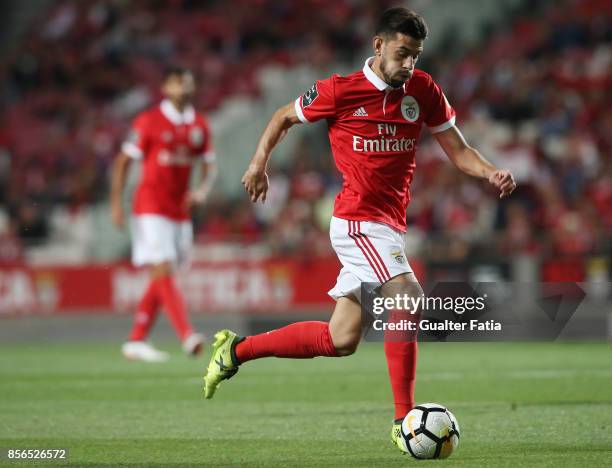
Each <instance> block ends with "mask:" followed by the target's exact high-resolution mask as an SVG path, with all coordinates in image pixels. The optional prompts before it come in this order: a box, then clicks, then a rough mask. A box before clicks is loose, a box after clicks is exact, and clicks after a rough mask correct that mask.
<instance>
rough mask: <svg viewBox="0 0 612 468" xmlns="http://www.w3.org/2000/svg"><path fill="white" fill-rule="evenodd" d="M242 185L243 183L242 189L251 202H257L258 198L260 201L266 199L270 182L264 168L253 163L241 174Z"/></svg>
mask: <svg viewBox="0 0 612 468" xmlns="http://www.w3.org/2000/svg"><path fill="white" fill-rule="evenodd" d="M242 185H244V189H245V190H246V191H247V193H248V194H249V196H250V197H251V201H252V202H253V203H257V201H258V200H261V202H262V203H263V202H265V201H266V195H267V194H268V188H269V186H270V182H269V180H268V174H266V170H265V169H260V168H258V167H256V166H253V165H251V166H249V168H248V169H247V171H246V172H245V173H244V175H243V176H242Z"/></svg>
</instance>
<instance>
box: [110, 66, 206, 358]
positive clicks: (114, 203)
mask: <svg viewBox="0 0 612 468" xmlns="http://www.w3.org/2000/svg"><path fill="white" fill-rule="evenodd" d="M194 91H195V80H194V77H193V74H192V73H191V72H190V71H189V70H187V69H184V68H181V67H172V68H169V69H168V70H167V71H166V73H165V74H164V79H163V84H162V93H163V95H164V97H165V99H164V100H163V101H162V102H161V103H160V104H159V105H158V106H156V107H154V108H152V109H149V110H146V111H144V112H142V113H141V114H140V115H138V116H137V118H136V119H135V120H134V123H133V125H132V130H131V133H130V135H129V137H128V139H127V141H125V142H124V143H123V145H122V147H121V152H120V153H119V155H118V156H117V158H116V160H115V162H114V165H113V169H112V183H111V216H112V221H113V223H114V224H115V226H117V227H118V228H123V226H124V222H125V215H124V212H123V206H122V193H123V189H124V187H125V180H126V175H127V171H128V168H129V166H130V163H131V161H133V160H137V161H141V162H142V174H141V179H140V182H139V184H138V188H137V189H136V192H135V195H134V201H133V216H132V218H131V222H130V227H131V234H132V262H133V264H134V265H135V266H138V267H140V266H147V267H148V268H149V271H150V282H149V285H148V287H147V288H146V290H145V292H144V294H143V295H142V298H141V300H140V302H139V304H138V309H137V311H136V316H135V319H134V326H133V328H132V331H131V334H130V338H129V341H128V342H126V343H125V344H124V345H123V348H122V350H123V354H124V356H125V357H126V358H128V359H137V360H142V361H147V362H159V361H165V360H167V359H168V355H167V353H165V352H162V351H159V350H157V349H155V348H154V347H153V346H152V345H151V344H150V343H148V342H147V341H146V339H147V337H148V335H149V331H150V330H151V327H152V325H153V323H154V321H155V318H156V316H157V313H158V310H159V308H160V307H162V308H163V309H164V310H165V311H166V313H167V314H168V317H169V319H170V322H171V323H172V325H173V327H174V329H175V331H176V333H177V335H178V337H179V339H180V340H181V341H182V344H183V350H184V351H185V352H186V353H187V354H190V355H197V354H198V353H199V352H200V351H201V349H202V345H203V337H202V335H200V334H199V333H195V332H194V330H193V327H192V326H191V323H190V322H189V318H188V315H187V311H186V307H185V301H184V299H183V296H182V294H181V292H180V290H179V289H178V288H177V286H176V284H175V282H174V279H173V275H174V272H175V271H176V269H177V268H178V267H184V266H187V264H188V261H189V254H190V251H191V247H192V243H193V230H192V225H191V220H190V219H191V216H190V210H191V208H192V207H193V206H194V205H197V204H201V203H203V202H204V200H205V199H206V197H207V195H208V193H209V192H210V189H211V187H212V184H213V182H214V179H215V177H216V172H217V169H216V163H215V153H214V152H213V148H212V144H211V136H210V131H209V128H208V123H207V121H206V119H205V118H204V116H203V115H202V114H200V113H198V112H196V111H195V110H194V108H193V106H192V104H191V100H192V98H193V94H194ZM195 163H200V165H201V182H200V184H199V186H198V187H197V188H196V189H195V190H189V181H190V176H191V169H192V166H193V165H194V164H195Z"/></svg>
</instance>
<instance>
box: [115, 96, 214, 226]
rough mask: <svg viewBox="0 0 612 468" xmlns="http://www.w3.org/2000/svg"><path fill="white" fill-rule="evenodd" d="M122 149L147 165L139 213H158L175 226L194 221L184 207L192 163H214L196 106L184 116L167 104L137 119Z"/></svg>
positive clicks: (136, 203) (136, 202)
mask: <svg viewBox="0 0 612 468" xmlns="http://www.w3.org/2000/svg"><path fill="white" fill-rule="evenodd" d="M121 150H122V151H123V152H124V153H125V154H127V155H128V156H130V157H132V158H134V159H139V160H142V174H141V178H140V183H139V184H138V188H137V189H136V193H135V195H134V203H133V212H134V214H136V215H138V214H159V215H162V216H166V217H168V218H170V219H173V220H176V221H183V220H186V219H189V213H188V212H187V211H186V210H185V209H184V207H183V202H184V200H185V195H186V193H187V190H188V187H189V180H190V176H191V167H192V165H193V162H194V161H196V160H198V159H199V158H203V159H204V161H206V162H212V161H214V159H215V154H214V152H213V149H212V143H211V138H210V131H209V129H208V123H207V122H206V119H205V118H204V116H203V115H202V114H200V113H197V112H195V110H194V109H193V108H192V107H187V108H186V109H184V111H183V112H182V113H181V112H179V111H178V110H177V109H176V107H174V105H173V104H172V103H171V102H170V101H168V100H164V101H162V102H161V104H160V105H159V106H157V107H154V108H152V109H149V110H147V111H144V112H142V113H141V114H140V115H138V117H136V119H135V120H134V123H133V125H132V131H131V132H130V136H129V138H128V139H127V141H126V142H125V143H123V145H122V147H121Z"/></svg>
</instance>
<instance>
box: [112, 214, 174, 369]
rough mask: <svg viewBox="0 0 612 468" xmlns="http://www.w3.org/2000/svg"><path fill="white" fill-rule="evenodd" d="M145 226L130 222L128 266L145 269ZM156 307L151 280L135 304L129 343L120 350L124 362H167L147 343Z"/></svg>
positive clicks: (156, 289) (157, 297) (156, 287)
mask: <svg viewBox="0 0 612 468" xmlns="http://www.w3.org/2000/svg"><path fill="white" fill-rule="evenodd" d="M145 224H146V221H143V220H142V218H141V217H135V218H134V219H132V222H131V234H132V262H133V263H134V265H135V266H144V265H146V264H147V263H148V257H149V255H150V250H151V249H150V248H149V247H148V244H149V243H151V239H149V238H148V237H147V236H146V232H147V229H146V226H145ZM149 230H150V229H149ZM160 305H161V299H160V294H159V285H158V282H157V278H155V277H154V276H151V277H150V280H149V284H148V285H147V287H146V289H145V291H144V293H143V295H142V297H141V299H140V301H139V303H138V306H137V310H136V314H135V317H134V325H133V326H132V330H131V332H130V338H129V341H127V342H126V343H124V344H123V346H122V352H123V355H124V356H125V357H126V358H127V359H131V360H140V361H146V362H163V361H167V360H168V355H167V354H166V353H164V352H162V351H159V350H157V349H155V348H154V347H153V346H152V345H151V344H150V343H148V342H147V338H148V336H149V332H150V331H151V328H152V327H153V324H154V323H155V319H156V318H157V315H158V311H159V307H160Z"/></svg>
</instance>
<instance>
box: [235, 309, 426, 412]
mask: <svg viewBox="0 0 612 468" xmlns="http://www.w3.org/2000/svg"><path fill="white" fill-rule="evenodd" d="M401 318H402V317H400V316H399V315H398V316H396V317H394V318H392V319H390V320H399V319H401ZM404 318H405V317H404ZM410 339H412V340H413V341H409V340H410ZM234 351H235V356H236V358H237V359H238V361H239V363H240V364H242V363H245V362H247V361H251V360H253V359H259V358H263V357H270V356H274V357H279V358H293V359H307V358H313V357H317V356H330V357H331V356H338V353H337V352H336V348H335V347H334V344H333V342H332V339H331V335H330V333H329V324H328V323H326V322H297V323H293V324H291V325H288V326H286V327H283V328H279V329H277V330H272V331H269V332H267V333H261V334H259V335H254V336H247V337H246V338H245V339H244V340H242V341H241V342H240V343H238V344H237V345H236V348H235V350H234ZM385 355H386V357H387V366H388V369H389V379H390V380H391V389H392V390H393V400H394V402H395V419H400V418H403V417H404V416H406V414H407V413H408V411H410V410H411V409H412V407H413V406H414V380H415V375H416V360H417V343H416V334H414V336H410V335H409V334H406V332H391V333H389V334H386V335H385Z"/></svg>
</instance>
